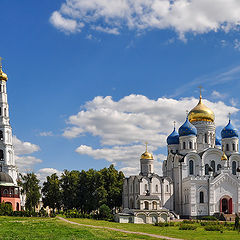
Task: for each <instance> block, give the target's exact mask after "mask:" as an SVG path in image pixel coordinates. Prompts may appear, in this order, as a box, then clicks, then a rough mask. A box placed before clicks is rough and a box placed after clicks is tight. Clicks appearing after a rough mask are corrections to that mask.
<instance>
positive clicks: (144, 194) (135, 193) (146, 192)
mask: <svg viewBox="0 0 240 240" xmlns="http://www.w3.org/2000/svg"><path fill="white" fill-rule="evenodd" d="M140 166H141V172H140V173H139V175H136V176H130V177H129V178H125V180H124V183H123V196H122V198H123V212H122V213H119V214H116V216H115V217H116V221H118V222H120V223H156V222H162V221H168V220H169V219H170V218H171V219H172V218H175V217H177V215H176V214H175V213H174V212H171V211H170V209H173V197H172V196H173V182H172V180H171V178H169V177H160V176H159V175H157V174H155V173H154V159H153V155H152V154H151V153H149V152H148V151H147V146H146V151H145V152H144V153H143V154H142V155H141V158H140Z"/></svg>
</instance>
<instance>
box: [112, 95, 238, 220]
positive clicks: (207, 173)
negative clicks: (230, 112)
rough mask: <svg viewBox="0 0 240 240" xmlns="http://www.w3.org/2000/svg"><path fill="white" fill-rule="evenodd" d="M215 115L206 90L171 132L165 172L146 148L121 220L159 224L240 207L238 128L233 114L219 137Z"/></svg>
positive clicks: (128, 182) (127, 184) (128, 183)
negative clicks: (206, 99)
mask: <svg viewBox="0 0 240 240" xmlns="http://www.w3.org/2000/svg"><path fill="white" fill-rule="evenodd" d="M214 120H215V116H214V113H213V111H212V110H211V109H209V108H208V107H207V106H205V105H204V104H203V100H202V95H201V93H200V98H199V102H198V104H197V105H196V106H195V107H194V108H193V109H192V110H191V111H190V112H189V113H188V114H187V117H186V121H185V122H184V123H183V124H182V126H181V127H180V128H179V129H178V131H177V130H176V128H175V126H174V130H173V132H172V133H171V134H170V135H169V136H168V137H167V148H168V155H167V159H166V160H164V162H163V176H159V175H157V174H155V173H154V169H153V163H154V159H153V155H152V154H151V153H149V152H148V151H147V150H146V152H145V153H143V154H142V156H141V159H140V166H141V171H140V173H139V175H137V176H130V177H129V178H125V180H124V185H123V212H122V213H119V214H117V215H116V221H119V222H132V223H155V222H159V221H167V220H169V219H173V218H179V217H180V218H197V217H201V216H209V215H220V214H221V213H222V214H225V216H226V217H227V216H231V214H235V213H239V212H240V179H239V176H240V167H239V166H240V154H239V138H238V131H237V130H236V129H235V128H234V126H233V125H232V123H231V120H230V117H229V122H228V124H227V125H226V126H225V127H224V128H223V129H222V131H221V139H218V138H217V137H216V126H215V122H214Z"/></svg>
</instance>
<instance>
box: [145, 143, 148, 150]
mask: <svg viewBox="0 0 240 240" xmlns="http://www.w3.org/2000/svg"><path fill="white" fill-rule="evenodd" d="M145 145H146V152H147V145H148V142H145Z"/></svg>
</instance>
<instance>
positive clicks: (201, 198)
mask: <svg viewBox="0 0 240 240" xmlns="http://www.w3.org/2000/svg"><path fill="white" fill-rule="evenodd" d="M200 203H204V193H203V192H200Z"/></svg>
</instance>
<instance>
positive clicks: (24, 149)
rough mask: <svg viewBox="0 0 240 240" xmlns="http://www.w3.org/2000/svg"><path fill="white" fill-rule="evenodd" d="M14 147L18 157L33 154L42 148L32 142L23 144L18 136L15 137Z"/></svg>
mask: <svg viewBox="0 0 240 240" xmlns="http://www.w3.org/2000/svg"><path fill="white" fill-rule="evenodd" d="M13 145H14V151H15V154H16V155H26V154H31V153H34V152H37V151H39V150H40V147H39V146H38V145H36V144H33V143H30V142H23V141H21V140H20V139H18V138H17V137H16V136H13Z"/></svg>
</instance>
